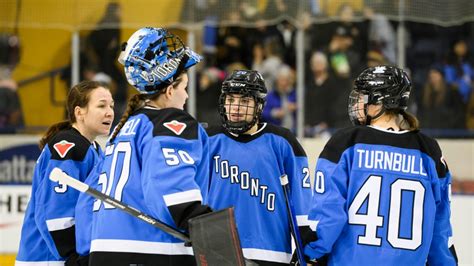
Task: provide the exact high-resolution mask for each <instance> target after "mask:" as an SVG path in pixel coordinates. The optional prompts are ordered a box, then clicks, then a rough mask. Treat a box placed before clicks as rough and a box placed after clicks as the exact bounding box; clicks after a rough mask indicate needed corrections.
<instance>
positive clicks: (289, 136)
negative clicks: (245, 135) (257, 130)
mask: <svg viewBox="0 0 474 266" xmlns="http://www.w3.org/2000/svg"><path fill="white" fill-rule="evenodd" d="M263 130H264V132H265V133H269V134H273V135H275V136H277V137H279V138H281V139H282V140H285V141H286V142H287V143H288V144H289V145H290V146H291V148H292V149H293V153H294V154H295V155H296V156H306V152H305V151H304V149H303V146H301V144H300V142H299V141H298V139H297V138H296V136H295V135H294V134H293V133H292V132H291V131H290V130H289V129H287V128H284V127H281V126H277V125H273V124H269V123H267V124H266V126H265V128H264V129H263Z"/></svg>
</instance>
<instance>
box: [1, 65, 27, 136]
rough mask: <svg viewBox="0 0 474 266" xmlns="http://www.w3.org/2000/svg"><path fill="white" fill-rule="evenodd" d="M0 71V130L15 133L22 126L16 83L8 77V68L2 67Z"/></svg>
mask: <svg viewBox="0 0 474 266" xmlns="http://www.w3.org/2000/svg"><path fill="white" fill-rule="evenodd" d="M0 72H1V73H0V132H1V133H15V132H16V130H17V129H18V128H21V127H23V114H22V111H21V103H20V97H19V96H18V93H17V89H18V85H17V83H16V82H15V81H14V80H12V79H11V78H10V74H9V71H8V70H6V69H3V67H2V69H0Z"/></svg>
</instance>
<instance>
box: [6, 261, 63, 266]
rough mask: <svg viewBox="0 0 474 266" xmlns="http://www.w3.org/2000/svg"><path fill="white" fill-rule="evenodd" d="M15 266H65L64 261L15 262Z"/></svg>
mask: <svg viewBox="0 0 474 266" xmlns="http://www.w3.org/2000/svg"><path fill="white" fill-rule="evenodd" d="M15 266H64V261H18V260H17V261H15Z"/></svg>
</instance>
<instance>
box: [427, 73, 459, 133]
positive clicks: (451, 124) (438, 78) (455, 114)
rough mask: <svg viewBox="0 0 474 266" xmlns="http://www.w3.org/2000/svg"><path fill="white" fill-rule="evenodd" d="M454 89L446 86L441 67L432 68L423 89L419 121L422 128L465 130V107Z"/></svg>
mask: <svg viewBox="0 0 474 266" xmlns="http://www.w3.org/2000/svg"><path fill="white" fill-rule="evenodd" d="M464 106H465V105H464V103H463V102H462V99H461V95H460V94H459V92H458V90H457V89H456V88H453V87H452V86H451V85H449V84H447V83H446V81H445V79H444V75H443V68H442V66H439V65H435V66H432V67H431V68H430V70H429V72H428V80H427V82H426V84H425V87H424V89H423V98H422V102H421V108H420V109H421V110H420V120H421V123H422V124H421V125H422V127H423V128H433V129H449V128H465V125H464V123H465V112H466V111H465V107H464Z"/></svg>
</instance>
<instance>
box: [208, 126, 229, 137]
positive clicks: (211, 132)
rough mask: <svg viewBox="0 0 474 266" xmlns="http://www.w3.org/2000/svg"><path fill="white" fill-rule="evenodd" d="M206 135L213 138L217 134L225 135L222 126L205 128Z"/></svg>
mask: <svg viewBox="0 0 474 266" xmlns="http://www.w3.org/2000/svg"><path fill="white" fill-rule="evenodd" d="M206 132H207V135H209V137H213V136H216V135H219V134H225V129H224V127H223V126H222V125H212V126H209V127H207V128H206Z"/></svg>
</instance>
